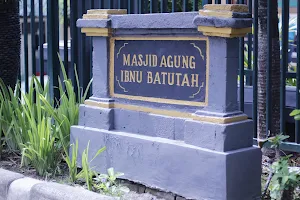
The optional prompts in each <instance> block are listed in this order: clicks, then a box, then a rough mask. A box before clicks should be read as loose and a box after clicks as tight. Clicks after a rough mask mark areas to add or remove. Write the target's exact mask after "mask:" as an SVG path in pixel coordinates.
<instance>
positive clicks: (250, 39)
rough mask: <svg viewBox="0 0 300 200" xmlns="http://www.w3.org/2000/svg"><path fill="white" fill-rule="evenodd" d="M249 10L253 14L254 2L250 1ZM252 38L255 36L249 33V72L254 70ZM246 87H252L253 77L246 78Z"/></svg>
mask: <svg viewBox="0 0 300 200" xmlns="http://www.w3.org/2000/svg"><path fill="white" fill-rule="evenodd" d="M248 8H249V12H250V13H252V0H248ZM252 38H253V35H252V33H248V42H247V44H248V56H247V57H248V62H247V65H248V67H247V68H248V70H251V69H252V67H253V66H252ZM246 85H252V79H251V76H247V77H246Z"/></svg>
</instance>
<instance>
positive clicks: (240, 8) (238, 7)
mask: <svg viewBox="0 0 300 200" xmlns="http://www.w3.org/2000/svg"><path fill="white" fill-rule="evenodd" d="M204 9H205V10H220V11H232V12H240V13H248V12H249V8H248V6H247V5H243V4H206V5H205V6H204Z"/></svg>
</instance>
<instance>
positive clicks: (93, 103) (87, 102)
mask: <svg viewBox="0 0 300 200" xmlns="http://www.w3.org/2000/svg"><path fill="white" fill-rule="evenodd" d="M84 104H85V105H88V106H95V107H100V108H114V104H113V103H103V102H98V101H92V100H85V101H84Z"/></svg>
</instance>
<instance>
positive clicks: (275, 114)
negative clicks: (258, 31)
mask: <svg viewBox="0 0 300 200" xmlns="http://www.w3.org/2000/svg"><path fill="white" fill-rule="evenodd" d="M278 23H279V19H278V0H272V24H271V33H272V68H271V99H272V118H271V121H272V124H271V132H270V136H275V135H277V134H279V133H280V44H279V30H278ZM282 73H285V71H284V72H282ZM284 81H285V80H284Z"/></svg>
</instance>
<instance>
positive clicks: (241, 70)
mask: <svg viewBox="0 0 300 200" xmlns="http://www.w3.org/2000/svg"><path fill="white" fill-rule="evenodd" d="M238 3H239V4H243V3H244V0H239V2H238ZM239 40H240V44H239V48H240V50H239V76H240V81H239V83H240V110H241V111H243V112H244V101H245V98H244V95H245V94H244V91H245V86H244V38H240V39H239Z"/></svg>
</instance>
